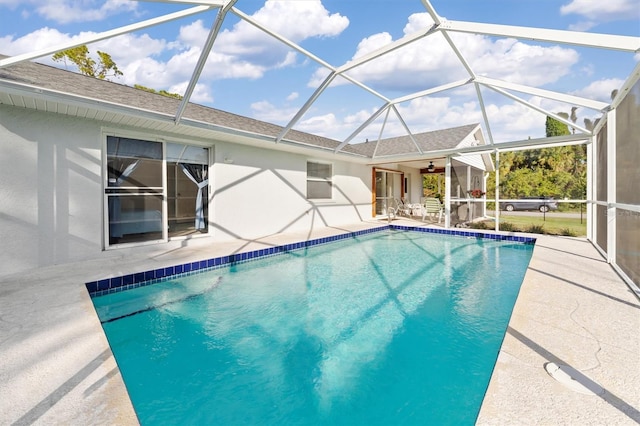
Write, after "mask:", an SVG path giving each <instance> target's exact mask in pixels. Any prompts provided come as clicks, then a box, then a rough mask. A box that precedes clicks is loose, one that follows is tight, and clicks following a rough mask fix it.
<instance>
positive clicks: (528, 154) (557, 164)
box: [487, 107, 587, 199]
mask: <svg viewBox="0 0 640 426" xmlns="http://www.w3.org/2000/svg"><path fill="white" fill-rule="evenodd" d="M576 109H577V108H575V107H574V108H572V109H571V115H570V114H567V113H565V112H561V113H558V116H560V117H563V118H565V119H567V120H569V119H570V120H571V121H573V122H574V123H575V122H576V120H577V116H576V113H575V112H576ZM545 130H546V135H547V137H553V136H563V135H570V134H571V131H570V130H569V126H567V125H566V124H565V123H562V122H560V121H558V120H556V119H554V118H551V117H547V120H546V123H545ZM586 157H587V154H586V146H585V145H573V146H565V147H555V148H540V149H531V150H524V151H513V152H504V153H500V167H499V170H498V171H497V172H498V173H499V175H500V198H503V199H507V198H509V199H511V198H520V197H527V196H542V195H545V196H553V197H556V198H564V197H567V198H571V199H581V198H584V197H585V195H586ZM494 179H495V174H491V175H490V177H489V181H490V182H491V181H493V180H494ZM487 192H488V194H487V195H488V196H489V197H492V196H495V194H494V192H495V191H494V190H493V188H491V187H490V188H489V190H488V191H487Z"/></svg>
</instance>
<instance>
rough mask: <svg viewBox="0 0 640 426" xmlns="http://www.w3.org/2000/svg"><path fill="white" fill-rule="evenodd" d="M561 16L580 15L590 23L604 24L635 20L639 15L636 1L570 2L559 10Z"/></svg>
mask: <svg viewBox="0 0 640 426" xmlns="http://www.w3.org/2000/svg"><path fill="white" fill-rule="evenodd" d="M560 13H561V14H562V15H571V14H574V15H580V16H584V17H585V18H587V19H588V20H590V21H598V22H606V21H614V20H618V19H620V20H628V19H637V18H638V15H639V14H640V2H638V0H607V1H593V0H572V1H571V2H569V3H568V4H565V5H563V6H562V7H561V8H560Z"/></svg>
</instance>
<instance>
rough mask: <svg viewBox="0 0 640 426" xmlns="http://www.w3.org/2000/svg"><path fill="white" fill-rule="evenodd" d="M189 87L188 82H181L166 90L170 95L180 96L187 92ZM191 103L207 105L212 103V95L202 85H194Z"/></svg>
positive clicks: (205, 86)
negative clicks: (176, 94)
mask: <svg viewBox="0 0 640 426" xmlns="http://www.w3.org/2000/svg"><path fill="white" fill-rule="evenodd" d="M188 85H189V82H188V81H183V82H181V83H177V84H174V85H173V86H171V87H170V88H169V90H168V92H170V93H178V94H180V95H184V93H185V92H186V91H187V86H188ZM190 101H191V102H195V103H200V104H207V103H212V102H213V95H212V94H211V91H210V90H209V87H208V86H207V85H204V84H199V83H198V84H196V87H195V88H194V90H193V94H192V95H191V99H190Z"/></svg>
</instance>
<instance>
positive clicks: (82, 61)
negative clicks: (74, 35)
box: [52, 44, 123, 80]
mask: <svg viewBox="0 0 640 426" xmlns="http://www.w3.org/2000/svg"><path fill="white" fill-rule="evenodd" d="M52 59H53V60H54V61H56V62H64V64H65V66H67V65H68V62H67V61H69V62H71V63H73V64H75V65H76V66H77V67H78V70H79V71H80V73H81V74H84V75H88V76H90V77H96V78H99V79H102V80H104V79H105V78H107V77H112V76H113V77H116V76H119V75H123V74H122V71H120V70H119V69H118V66H117V65H116V63H115V62H114V61H113V59H111V55H109V54H108V53H105V52H101V51H99V50H98V61H97V62H96V61H95V60H94V59H93V58H92V57H91V56H90V55H89V48H88V47H87V46H86V45H84V44H83V45H82V46H78V47H73V48H71V49H67V50H62V51H60V52H57V53H54V55H53V57H52Z"/></svg>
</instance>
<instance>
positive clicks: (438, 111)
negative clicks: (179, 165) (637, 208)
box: [0, 0, 640, 142]
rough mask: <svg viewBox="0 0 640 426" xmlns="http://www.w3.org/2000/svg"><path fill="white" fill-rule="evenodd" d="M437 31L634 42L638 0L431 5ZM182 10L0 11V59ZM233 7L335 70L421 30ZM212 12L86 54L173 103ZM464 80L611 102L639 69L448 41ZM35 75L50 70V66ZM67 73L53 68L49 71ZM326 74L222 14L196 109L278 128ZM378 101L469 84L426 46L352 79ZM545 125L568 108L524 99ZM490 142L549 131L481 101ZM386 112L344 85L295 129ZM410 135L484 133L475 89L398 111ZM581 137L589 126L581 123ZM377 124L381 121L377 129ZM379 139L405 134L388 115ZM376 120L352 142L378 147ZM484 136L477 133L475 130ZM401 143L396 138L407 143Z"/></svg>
mask: <svg viewBox="0 0 640 426" xmlns="http://www.w3.org/2000/svg"><path fill="white" fill-rule="evenodd" d="M431 4H432V5H433V7H434V8H435V10H436V12H437V13H438V14H439V15H440V16H441V17H443V18H445V19H448V20H456V21H474V22H483V23H492V24H506V25H521V26H530V27H542V28H551V29H560V30H576V31H585V32H594V33H606V34H617V35H626V36H634V37H639V36H640V0H607V1H594V0H485V1H482V2H480V1H474V0H432V1H431ZM189 7H192V5H189V4H168V3H164V2H142V1H141V2H136V1H130V0H107V1H104V0H75V1H72V0H0V16H2V17H3V18H2V26H0V46H2V47H0V53H3V54H8V55H16V54H21V53H26V52H29V51H32V50H37V49H41V48H45V47H48V46H55V45H58V44H61V43H65V42H68V41H70V40H74V39H76V38H78V37H80V36H81V35H82V34H84V33H96V32H100V31H105V30H108V29H112V28H116V27H118V26H121V25H127V24H132V23H134V22H136V21H140V20H144V19H149V18H152V17H155V16H159V15H162V14H165V13H169V12H172V11H177V10H182V9H186V8H189ZM235 7H236V8H237V9H239V10H241V11H242V12H243V13H245V14H246V15H249V16H252V17H254V18H255V19H256V20H257V21H259V22H261V23H262V24H263V25H265V26H267V27H268V28H270V29H272V30H273V31H275V32H277V33H279V34H282V35H283V36H285V37H286V38H288V39H289V40H292V41H293V42H295V43H297V44H298V45H300V46H302V47H303V48H304V49H306V50H307V51H309V52H310V53H312V54H313V55H315V56H317V57H319V58H321V59H322V60H324V61H326V62H327V63H329V64H330V65H332V66H336V67H337V66H340V65H343V64H345V63H346V62H348V61H349V60H351V59H353V58H356V57H358V56H361V55H363V54H365V53H367V52H370V51H372V50H375V49H377V48H379V47H381V46H383V45H385V44H387V43H389V42H392V41H394V40H397V39H399V38H401V37H403V36H404V35H406V34H410V33H412V32H414V31H417V30H419V29H421V28H424V27H426V26H428V25H429V23H430V22H432V21H431V19H430V17H429V15H428V14H427V13H426V10H425V8H424V6H423V4H422V2H421V1H420V0H349V1H346V0H285V1H273V0H267V1H265V0H262V1H258V0H238V2H237V3H236V5H235ZM216 12H217V11H216V10H212V11H208V12H206V13H202V14H199V15H195V16H192V17H187V18H184V19H181V20H179V21H173V22H170V23H166V24H162V25H160V26H157V27H152V28H147V29H144V30H140V31H137V32H135V33H130V34H126V35H123V36H119V37H116V38H113V39H109V40H104V41H101V42H97V43H94V44H91V45H89V48H90V50H91V51H92V52H95V51H97V50H102V51H105V52H107V53H109V54H110V55H111V56H112V58H113V59H114V60H115V62H116V63H117V65H118V67H119V68H120V70H121V71H123V73H124V76H122V77H119V78H112V81H115V82H118V83H121V84H127V85H133V84H141V85H143V86H147V87H152V88H154V89H157V90H162V89H164V90H168V91H170V92H177V93H182V92H183V91H184V90H185V88H186V86H187V83H188V81H189V78H190V77H191V74H192V72H193V67H194V65H195V63H196V61H197V59H198V56H199V54H200V50H201V47H202V44H203V42H204V40H205V38H206V36H207V33H208V31H209V29H210V28H211V25H212V23H213V20H214V18H215V16H216ZM455 37H456V42H457V43H458V44H459V46H460V50H461V52H462V54H463V55H464V56H465V58H466V59H467V60H469V62H471V63H472V64H473V68H474V71H475V72H476V73H477V74H479V75H486V76H487V77H492V78H496V79H502V80H506V81H511V82H515V83H519V84H525V85H531V86H535V87H540V88H545V89H549V90H554V91H559V92H565V93H571V94H574V95H579V96H583V97H586V98H590V99H597V100H601V101H605V102H607V101H608V100H609V98H610V93H611V91H612V90H614V89H617V88H619V87H620V85H621V84H622V83H623V82H624V80H625V79H626V78H627V77H628V75H629V73H630V72H631V71H632V70H633V68H634V67H635V66H636V64H637V62H638V61H639V60H640V55H639V54H635V55H634V54H633V53H625V52H617V51H601V50H597V49H591V48H583V47H576V46H569V45H556V44H550V43H540V42H534V41H522V40H514V39H499V38H495V37H486V36H478V35H471V34H456V35H455ZM38 61H39V62H44V63H49V64H54V63H53V62H52V61H51V60H50V58H49V57H43V58H40V59H38ZM55 65H56V66H59V67H64V65H62V64H55ZM326 74H327V71H326V69H324V68H323V67H322V66H321V65H320V64H318V63H317V62H316V61H314V60H312V59H310V58H308V57H306V56H304V55H302V54H300V53H296V52H294V51H292V50H291V49H289V48H287V47H285V46H283V45H282V44H281V43H279V42H277V41H275V40H273V39H272V38H271V37H269V36H266V35H265V34H263V33H261V32H260V31H258V30H256V29H255V28H254V27H252V26H251V25H248V24H247V23H246V22H241V20H240V19H239V18H238V17H237V16H235V15H233V14H232V13H230V14H229V15H228V16H227V19H226V20H225V23H224V25H223V27H222V30H221V32H220V34H219V36H218V39H217V40H216V43H215V44H214V47H213V50H212V53H211V55H210V57H209V61H208V63H207V66H206V67H205V69H204V71H203V73H202V76H201V78H200V80H199V84H198V86H197V87H196V90H195V92H194V95H193V96H192V98H191V99H192V101H193V102H197V103H201V104H205V105H209V106H212V107H215V108H219V109H223V110H226V111H230V112H233V113H237V114H240V115H244V116H249V117H253V118H257V119H261V120H265V121H269V122H272V123H276V124H280V125H286V124H287V123H288V121H289V120H290V119H291V118H292V116H293V114H295V113H296V111H298V109H299V108H300V107H301V106H302V105H303V104H304V103H305V102H306V101H307V99H309V97H310V96H311V95H312V94H313V92H314V90H315V89H316V88H317V87H318V85H319V84H320V83H321V82H322V80H323V78H324V76H326ZM349 75H350V76H352V77H354V78H356V79H358V80H359V81H361V82H363V83H364V84H365V85H366V86H368V87H370V88H371V89H373V90H375V91H376V92H377V93H380V94H382V95H384V96H386V97H388V98H391V99H393V98H396V97H399V96H403V95H407V94H410V93H413V92H416V91H420V90H424V89H427V88H430V87H434V86H438V85H441V84H445V83H447V82H451V81H455V80H458V79H461V78H465V77H466V75H465V72H464V68H463V67H462V66H461V65H460V63H459V61H458V60H457V58H456V56H455V55H454V54H453V53H452V52H451V51H450V49H449V48H448V47H447V45H446V43H445V42H444V40H443V39H442V37H440V36H439V35H438V37H434V36H429V37H427V38H424V39H423V40H421V41H419V42H416V43H413V44H411V45H409V46H407V47H406V48H404V49H402V50H401V51H398V52H397V53H395V54H391V55H386V56H384V57H381V58H379V59H377V60H374V61H372V62H370V63H368V64H367V66H363V67H359V68H357V69H354V70H353V71H351V72H350V73H349ZM522 96H523V98H524V99H525V100H526V101H528V102H531V103H532V104H534V105H539V106H540V107H542V108H545V109H548V110H550V111H552V112H559V111H565V112H569V111H570V108H571V105H564V104H558V103H554V102H553V101H550V100H546V99H540V98H536V97H532V96H529V95H522ZM483 97H484V102H485V105H486V107H487V113H488V114H489V116H490V121H491V127H492V128H491V130H492V134H493V136H494V138H495V140H496V142H500V141H505V140H518V139H526V138H528V137H542V136H544V120H545V117H544V116H543V115H541V114H540V113H537V112H535V111H531V110H528V109H527V108H525V107H523V106H522V105H519V104H517V103H515V102H514V101H512V100H511V99H509V98H505V97H504V96H502V95H499V94H496V93H495V92H493V91H491V90H483ZM382 105H383V101H382V100H381V99H380V98H378V97H376V96H374V95H372V94H370V93H368V92H367V91H365V90H363V89H361V88H360V87H357V86H354V85H353V84H349V83H347V82H345V81H344V80H342V79H338V80H336V81H335V83H334V84H333V85H332V86H331V87H329V88H328V89H327V90H325V91H324V92H323V94H322V95H321V96H320V97H319V98H318V99H317V100H316V101H315V102H314V104H313V105H312V107H311V108H310V109H309V110H308V111H307V113H306V114H305V115H304V116H303V117H302V119H301V120H300V121H299V122H298V123H297V124H296V126H295V128H296V129H299V130H303V131H308V132H311V133H316V134H321V135H323V136H328V137H333V138H336V139H343V138H345V137H347V136H349V135H350V134H351V133H352V132H353V131H354V130H355V129H356V128H358V126H360V124H361V123H363V122H364V121H365V120H366V119H367V118H368V117H369V116H370V115H371V114H372V113H373V112H374V111H376V110H378V108H380V107H381V106H382ZM398 110H399V111H400V113H401V114H402V116H403V118H404V120H405V122H406V123H407V125H408V126H409V128H410V129H411V131H412V132H414V133H417V132H420V131H428V130H436V129H442V128H448V127H454V126H458V125H462V124H468V123H475V122H478V123H480V122H482V115H481V112H480V108H479V104H478V99H477V97H476V96H475V90H473V87H472V86H466V87H464V88H462V89H456V90H451V91H447V92H442V93H438V94H436V95H432V96H429V97H424V98H419V99H415V100H413V101H411V102H406V103H403V104H400V105H399V106H398ZM578 116H579V119H578V121H577V123H578V124H582V122H583V119H584V118H596V117H597V116H598V113H597V112H595V111H591V110H587V109H584V108H581V109H579V110H578ZM383 118H384V117H383ZM389 119H390V121H389V123H388V124H387V125H386V127H385V128H384V132H383V137H386V136H396V135H398V134H403V132H405V131H404V129H403V127H402V125H401V123H400V122H399V121H398V120H397V119H396V118H395V117H394V116H393V115H392V116H390V117H389ZM380 123H381V119H380V120H378V121H377V123H376V124H375V125H372V126H370V127H368V128H367V129H366V130H365V131H363V132H362V133H361V134H359V135H358V136H357V137H356V139H354V142H357V141H361V140H364V139H365V138H369V139H375V138H377V137H378V135H379V134H380V129H381V127H380ZM483 127H484V126H483ZM405 133H406V132H405Z"/></svg>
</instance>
